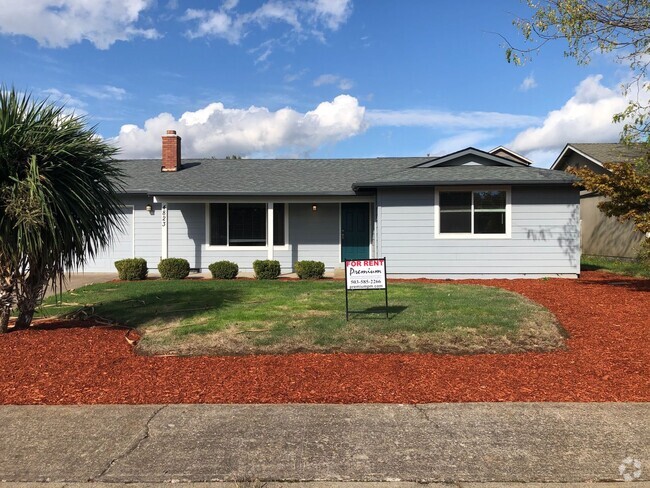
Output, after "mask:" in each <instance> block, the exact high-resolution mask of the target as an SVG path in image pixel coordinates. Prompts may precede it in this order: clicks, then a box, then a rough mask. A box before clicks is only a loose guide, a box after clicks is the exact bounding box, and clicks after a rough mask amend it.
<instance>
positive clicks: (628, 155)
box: [569, 142, 648, 163]
mask: <svg viewBox="0 0 650 488" xmlns="http://www.w3.org/2000/svg"><path fill="white" fill-rule="evenodd" d="M569 146H571V147H574V148H576V149H577V150H578V151H580V152H583V153H585V154H587V155H588V156H591V157H592V158H593V159H595V160H596V161H598V162H600V163H628V162H633V161H634V160H635V159H638V158H640V157H642V156H644V155H646V154H647V153H648V145H647V144H632V145H627V144H621V143H586V142H585V143H573V142H571V143H569Z"/></svg>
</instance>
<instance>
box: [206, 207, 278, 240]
mask: <svg viewBox="0 0 650 488" xmlns="http://www.w3.org/2000/svg"><path fill="white" fill-rule="evenodd" d="M267 205H268V204H267V203H266V202H251V203H243V202H213V203H208V204H206V236H207V245H208V248H220V249H221V248H233V249H242V248H254V249H265V248H267V247H268V221H267V219H268V215H269V214H268V210H267V208H268V207H267ZM288 220H289V219H288V207H287V204H286V203H274V204H273V247H274V248H286V247H288V241H289V228H288Z"/></svg>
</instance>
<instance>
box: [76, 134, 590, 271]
mask: <svg viewBox="0 0 650 488" xmlns="http://www.w3.org/2000/svg"><path fill="white" fill-rule="evenodd" d="M180 144H181V140H180V137H178V136H177V135H176V134H175V132H174V131H168V134H167V135H165V136H163V158H162V160H160V159H158V160H134V161H121V162H119V164H120V166H121V167H122V168H123V169H124V171H125V173H126V174H127V178H126V186H125V194H124V195H123V201H124V204H125V215H126V219H127V226H126V230H125V232H123V233H122V234H120V235H119V236H118V237H117V239H116V240H115V243H114V245H113V247H112V248H111V249H110V250H109V251H108V252H107V253H105V254H104V255H103V256H102V257H99V258H98V259H97V260H96V261H95V263H94V264H90V265H88V266H87V268H86V270H89V271H90V270H92V271H99V270H102V271H109V270H113V269H114V268H113V261H115V260H116V259H120V258H125V257H131V256H136V257H143V258H145V259H146V260H147V262H148V263H149V266H150V267H151V268H155V266H156V265H157V263H158V261H159V260H160V258H161V257H182V258H185V259H187V260H188V261H189V262H190V266H191V267H192V268H196V269H200V270H202V271H206V270H207V268H208V265H209V264H210V263H213V262H215V261H218V260H224V259H227V260H230V261H234V262H236V263H237V264H238V265H239V267H240V269H241V270H251V269H252V264H253V261H254V260H256V259H277V260H279V261H280V263H281V266H282V272H283V273H287V272H291V271H292V269H293V266H294V264H295V262H296V261H299V260H305V259H309V260H318V261H323V262H324V263H325V266H326V267H327V268H328V269H330V270H332V269H335V268H340V267H342V260H343V259H345V258H348V259H367V258H372V257H386V258H387V271H388V273H389V275H390V276H393V277H431V278H436V277H439V278H469V277H479V278H492V277H508V278H516V277H524V276H526V277H541V276H562V277H576V276H577V275H578V273H579V269H580V268H579V264H580V249H579V242H580V230H579V192H578V189H576V188H575V187H574V186H573V185H572V184H573V182H574V181H575V178H574V177H573V176H571V175H569V174H567V173H565V172H562V171H551V170H547V169H539V168H532V167H529V166H528V165H527V164H526V162H525V161H516V160H514V159H513V156H512V155H511V157H503V156H499V155H495V154H490V153H487V152H484V151H479V150H477V149H473V148H468V149H465V150H463V151H458V152H455V153H453V154H449V155H446V156H443V157H437V158H436V157H410V158H369V159H268V160H259V159H240V160H223V159H193V158H188V159H185V160H183V161H182V162H181V157H180V152H181V151H180Z"/></svg>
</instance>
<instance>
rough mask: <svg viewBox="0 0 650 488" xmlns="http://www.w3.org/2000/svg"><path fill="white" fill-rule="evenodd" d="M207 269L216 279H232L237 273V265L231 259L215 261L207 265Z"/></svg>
mask: <svg viewBox="0 0 650 488" xmlns="http://www.w3.org/2000/svg"><path fill="white" fill-rule="evenodd" d="M208 269H209V270H210V273H212V277H213V278H214V279H216V280H234V279H235V278H236V277H237V273H239V266H237V263H233V262H231V261H217V262H216V263H212V264H211V265H210V266H208Z"/></svg>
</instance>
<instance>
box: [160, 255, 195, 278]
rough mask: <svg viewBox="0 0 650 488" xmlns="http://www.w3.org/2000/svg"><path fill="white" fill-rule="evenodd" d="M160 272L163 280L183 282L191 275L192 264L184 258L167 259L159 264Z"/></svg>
mask: <svg viewBox="0 0 650 488" xmlns="http://www.w3.org/2000/svg"><path fill="white" fill-rule="evenodd" d="M158 271H159V272H160V277H161V278H162V279H163V280H182V279H183V278H187V275H188V274H190V263H189V262H188V260H187V259H183V258H167V259H163V260H162V261H160V263H158Z"/></svg>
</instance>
